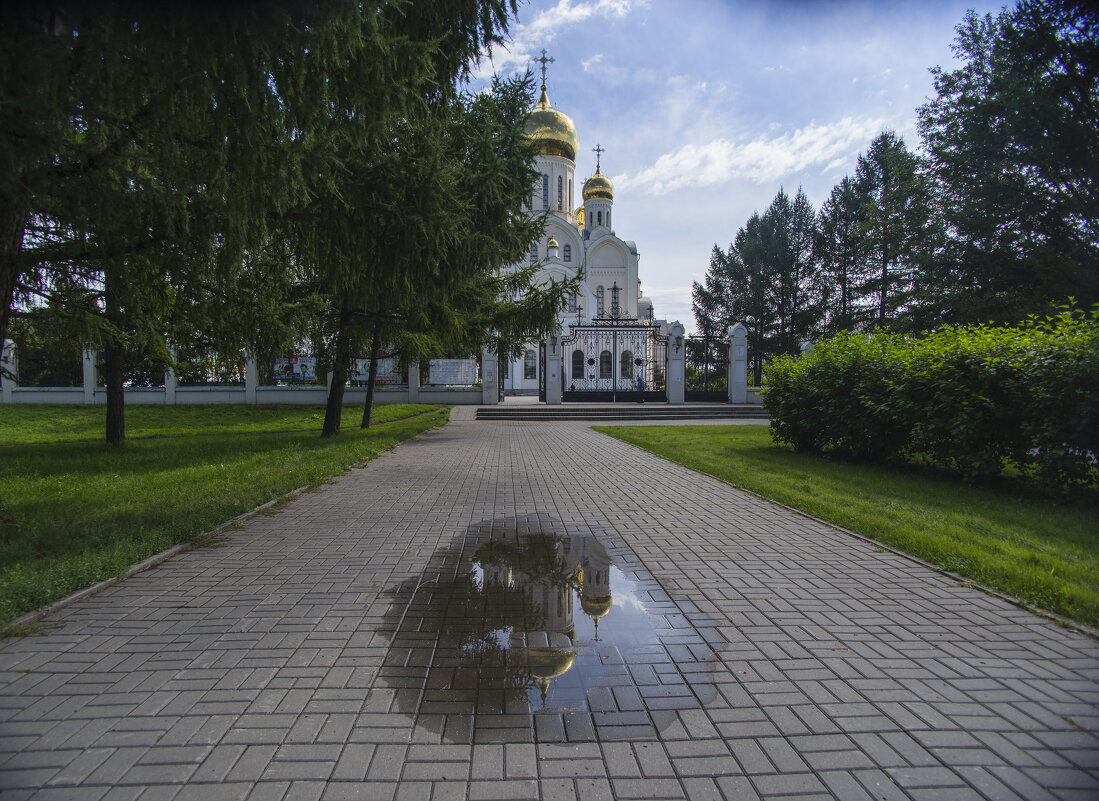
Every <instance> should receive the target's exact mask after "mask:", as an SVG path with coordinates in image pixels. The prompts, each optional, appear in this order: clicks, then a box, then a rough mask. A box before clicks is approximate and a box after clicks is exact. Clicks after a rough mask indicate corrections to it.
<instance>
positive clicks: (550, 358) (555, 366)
mask: <svg viewBox="0 0 1099 801" xmlns="http://www.w3.org/2000/svg"><path fill="white" fill-rule="evenodd" d="M546 344H547V345H549V349H548V350H547V351H546V376H545V379H546V405H547V406H558V405H560V403H561V340H560V338H559V337H558V336H557V334H551V335H550V338H549V342H547V343H546ZM611 367H612V368H617V365H611ZM611 375H614V370H613V369H612V371H611Z"/></svg>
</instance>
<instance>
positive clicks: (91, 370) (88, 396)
mask: <svg viewBox="0 0 1099 801" xmlns="http://www.w3.org/2000/svg"><path fill="white" fill-rule="evenodd" d="M83 359H84V363H83V366H82V369H83V374H84V403H95V388H96V387H97V386H99V371H98V370H97V369H96V366H95V365H96V362H97V361H99V351H98V350H96V347H95V345H91V344H88V345H85V346H84V353H83Z"/></svg>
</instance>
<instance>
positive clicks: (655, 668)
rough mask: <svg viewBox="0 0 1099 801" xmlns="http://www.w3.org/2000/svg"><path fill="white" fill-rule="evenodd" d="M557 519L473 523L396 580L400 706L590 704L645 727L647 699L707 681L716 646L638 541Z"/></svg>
mask: <svg viewBox="0 0 1099 801" xmlns="http://www.w3.org/2000/svg"><path fill="white" fill-rule="evenodd" d="M555 528H559V527H558V526H555V525H553V523H552V521H546V520H544V519H542V520H537V519H534V520H531V519H524V518H519V519H505V520H493V521H485V522H484V523H481V524H478V525H475V526H472V527H471V528H470V529H469V531H467V532H466V534H465V535H464V536H463V537H462V538H460V539H459V541H457V542H455V543H454V544H453V547H452V548H450V549H448V550H447V551H445V552H443V553H439V554H436V555H435V557H434V558H433V560H432V566H431V568H430V569H429V570H428V571H426V572H425V574H424V575H423V576H422V577H421V579H420V580H418V581H417V582H415V584H414V585H413V584H412V583H409V584H408V585H405V586H403V587H402V588H401V590H400V591H399V592H398V593H397V598H398V602H395V603H394V605H393V608H392V610H391V614H390V615H389V616H388V617H389V619H390V620H392V621H394V622H393V629H392V631H393V634H392V642H391V645H390V648H389V651H388V653H387V655H386V658H385V661H384V664H383V666H382V668H381V671H380V673H379V676H378V678H379V680H380V682H381V683H383V684H386V685H388V686H390V687H394V688H398V689H399V691H400V692H399V696H398V697H399V699H403V703H402V704H400V707H401V708H400V709H399V710H395V711H402V712H406V713H408V712H411V713H415V714H419V715H425V714H426V715H430V714H437V715H455V714H458V715H477V716H479V718H480V717H482V716H486V715H500V716H509V715H531V714H534V715H535V716H543V715H558V716H565V717H566V718H568V719H569V720H570V721H571V722H572V723H573V724H575V722H576V721H575V717H576V716H575V714H573V713H590V714H591V715H592V716H595V718H597V720H596V723H597V724H598V723H602V724H605V725H608V726H609V725H614V726H617V727H624V728H620V729H619V731H620V732H623V733H624V732H626V731H627V730H630V731H632V732H633V734H636V735H643V734H644V732H645V731H646V730H649V731H651V729H652V726H653V724H654V718H653V716H652V715H651V713H652V712H654V711H668V710H676V709H684V708H697V707H698V706H699V705H700V702H702V701H704V700H706V696H707V695H712V694H713V687H712V685H710V684H707V683H706V675H707V674H708V672H709V671H710V666H711V665H712V663H713V661H714V659H715V657H714V654H713V651H712V649H711V648H710V647H709V646H708V645H707V644H706V642H705V640H704V639H703V638H702V636H701V635H700V634H699V633H698V631H697V630H696V629H695V627H694V626H693V625H692V624H691V623H690V622H689V621H688V620H687V619H686V618H685V617H684V616H683V615H682V614H681V613H680V611H679V609H678V607H677V606H676V605H675V604H674V603H673V602H672V601H671V599H670V598H669V597H668V595H667V594H666V593H665V592H664V590H663V589H662V588H661V587H660V585H659V584H658V583H657V582H656V581H655V580H654V579H653V578H652V577H651V576H650V575H649V574H648V573H647V572H646V571H644V570H643V569H642V568H640V567H639V566H638V565H637V564H636V559H634V558H632V554H629V553H620V552H617V551H616V552H614V553H610V552H608V550H607V548H606V547H604V545H603V544H602V543H601V542H600V541H599V540H598V539H596V538H595V537H594V536H591V535H588V534H575V533H556V532H555V531H554V529H555ZM616 557H619V558H616ZM621 557H626V558H624V559H623V558H621ZM631 562H633V563H634V564H630V563H631ZM400 601H403V603H400ZM398 610H399V611H398ZM417 688H418V691H417ZM413 693H415V698H413ZM542 722H543V723H546V721H542ZM478 725H479V726H481V725H485V723H484V721H480V722H479V724H478ZM528 725H529V723H528ZM570 739H572V738H571V737H570Z"/></svg>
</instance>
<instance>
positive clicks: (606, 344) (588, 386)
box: [561, 317, 668, 403]
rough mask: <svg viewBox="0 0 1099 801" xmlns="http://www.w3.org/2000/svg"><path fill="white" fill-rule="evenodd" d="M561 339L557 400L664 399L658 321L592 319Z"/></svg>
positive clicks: (664, 349)
mask: <svg viewBox="0 0 1099 801" xmlns="http://www.w3.org/2000/svg"><path fill="white" fill-rule="evenodd" d="M569 328H570V331H569V334H568V335H567V336H565V337H562V339H561V354H562V356H563V361H564V365H563V369H562V371H561V375H562V380H563V387H562V390H563V391H562V399H563V400H564V401H566V402H569V401H587V402H603V403H629V402H637V403H644V402H645V401H666V400H667V399H668V394H667V389H666V386H665V377H666V376H667V372H668V337H667V336H661V335H660V326H659V325H655V324H654V325H649V324H646V323H642V322H639V321H638V320H636V319H634V320H627V319H616V318H613V317H605V318H599V317H597V318H595V319H594V320H592V321H591V323H587V324H584V325H571V326H569Z"/></svg>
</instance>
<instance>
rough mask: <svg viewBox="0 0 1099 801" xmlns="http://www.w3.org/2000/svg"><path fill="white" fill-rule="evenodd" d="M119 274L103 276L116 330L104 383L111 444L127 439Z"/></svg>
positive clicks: (107, 348)
mask: <svg viewBox="0 0 1099 801" xmlns="http://www.w3.org/2000/svg"><path fill="white" fill-rule="evenodd" d="M118 280H119V277H118V275H116V274H115V272H114V271H113V270H107V271H106V272H105V273H104V275H103V306H104V312H105V313H106V316H107V322H108V323H110V324H111V326H112V328H113V329H114V331H113V332H108V335H107V341H106V342H105V343H104V349H103V360H104V371H103V372H104V376H103V380H104V384H105V385H106V387H107V443H108V444H109V445H119V444H121V443H122V442H124V441H125V439H126V390H125V388H124V387H123V371H122V362H123V359H124V358H125V353H124V349H123V347H122V339H121V332H122V303H121V301H120V299H119V294H118Z"/></svg>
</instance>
